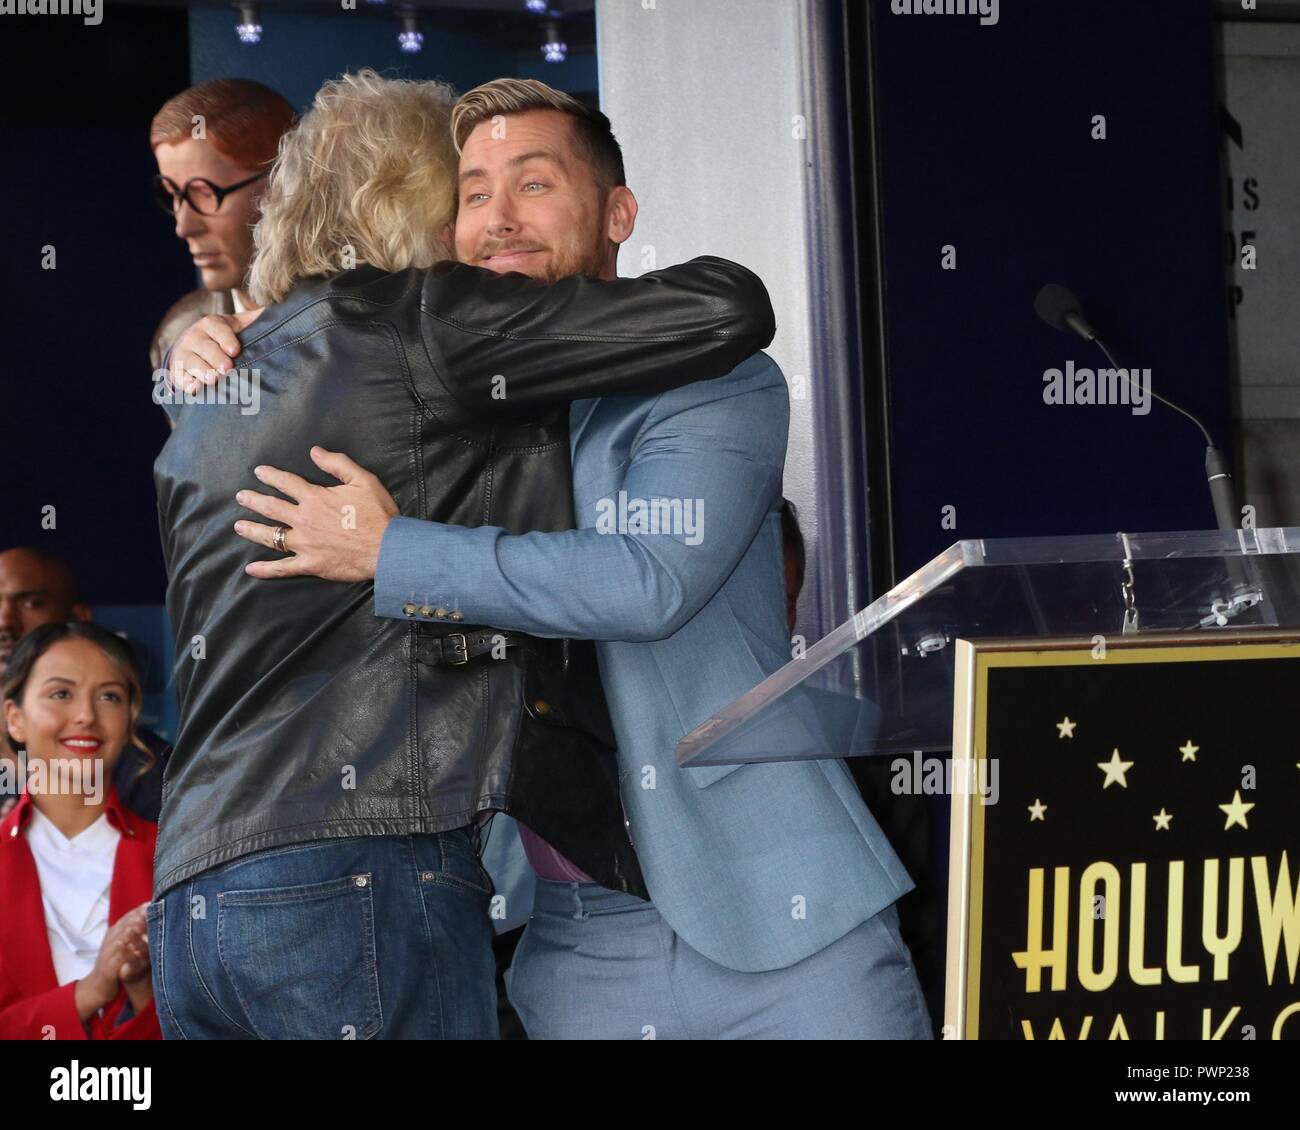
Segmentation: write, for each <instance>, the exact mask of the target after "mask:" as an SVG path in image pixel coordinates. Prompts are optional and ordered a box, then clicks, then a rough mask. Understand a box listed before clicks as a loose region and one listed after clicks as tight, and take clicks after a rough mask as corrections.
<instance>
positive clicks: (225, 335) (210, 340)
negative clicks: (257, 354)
mask: <svg viewBox="0 0 1300 1130" xmlns="http://www.w3.org/2000/svg"><path fill="white" fill-rule="evenodd" d="M262 310H263V307H261V306H258V307H255V308H253V309H251V310H245V311H244V312H243V313H242V314H207V315H205V316H204V317H202V318H200V319H199V320H198V321H197V322H195V323H194V325H192V326H190V328H189V329H187V330H186V331H185V332H184V333H183V334H181V336H180V337H178V338H177V339H176V343H175V344H174V345H173V346H172V348H171V355H170V357H169V359H168V363H167V384H168V386H169V387H171V388H173V389H180V390H181V391H183V392H190V393H193V392H196V391H197V390H198V388H199V385H200V384H209V385H210V384H215V383H216V382H217V379H218V378H219V377H220V376H221V375H222V374H223V373H228V372H230V370H231V368H232V366H231V364H230V361H231V358H233V357H238V356H239V349H240V345H239V338H238V337H236V336H235V335H236V334H237V333H239V331H240V330H243V329H247V328H248V327H249V326H251V325H252V324H253V323H254V322H255V321H256V320H257V318H258V316H259V315H260V314H261V313H262Z"/></svg>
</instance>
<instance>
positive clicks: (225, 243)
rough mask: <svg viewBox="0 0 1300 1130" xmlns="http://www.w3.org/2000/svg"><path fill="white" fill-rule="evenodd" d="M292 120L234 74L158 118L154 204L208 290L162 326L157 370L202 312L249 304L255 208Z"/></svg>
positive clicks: (195, 90)
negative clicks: (172, 224)
mask: <svg viewBox="0 0 1300 1130" xmlns="http://www.w3.org/2000/svg"><path fill="white" fill-rule="evenodd" d="M293 120H294V112H293V107H292V106H290V105H289V103H288V102H286V101H285V100H284V99H283V98H282V97H281V96H280V95H278V94H277V93H276V92H275V91H274V90H271V89H270V88H269V87H266V86H263V85H262V84H261V83H259V82H252V81H249V80H248V79H237V78H217V79H209V80H208V81H207V82H201V83H199V84H198V85H197V86H192V87H190V88H189V89H188V90H184V91H182V92H181V93H180V94H178V95H176V97H174V98H172V99H170V100H169V101H168V102H167V103H166V104H165V105H164V106H163V108H162V109H161V110H159V111H158V113H157V115H156V116H155V117H154V120H153V125H152V127H151V128H150V131H149V144H150V145H151V146H152V147H153V152H154V158H155V159H156V160H157V162H158V175H157V176H155V177H154V179H153V191H154V198H155V200H156V201H157V203H158V205H159V207H160V208H161V209H162V210H163V211H164V212H166V213H167V215H169V216H171V217H172V218H173V220H174V222H175V224H176V237H177V238H178V239H181V240H184V241H185V245H186V247H187V248H188V249H189V252H190V257H191V258H192V259H193V260H194V266H195V267H196V268H198V271H199V274H200V276H201V277H202V279H203V289H201V290H196V291H193V292H191V293H190V294H187V295H186V296H185V297H184V298H182V299H181V300H180V301H179V302H177V303H176V304H175V305H174V306H173V307H172V308H171V309H170V310H169V311H167V314H166V316H165V317H164V318H163V320H162V322H161V323H160V325H159V326H158V330H157V332H156V333H155V334H154V340H153V346H152V349H151V351H150V360H151V362H152V367H153V369H154V370H155V371H156V370H157V369H158V367H159V366H160V365H161V363H162V358H163V356H164V355H165V354H166V352H167V350H168V348H169V347H170V346H171V343H172V342H173V341H175V340H176V338H177V337H179V336H180V334H181V333H183V332H184V331H185V330H187V329H189V327H190V326H192V325H193V324H194V323H195V322H197V321H198V320H199V319H200V318H201V317H203V316H204V315H205V314H237V313H240V312H241V311H243V310H245V309H247V308H248V307H250V306H252V302H251V300H250V299H249V297H248V292H247V290H246V289H245V286H246V283H245V278H246V276H247V274H248V267H249V264H250V263H251V262H252V260H253V225H254V224H256V223H257V220H258V216H259V214H260V213H259V211H258V202H259V200H260V198H261V193H262V191H263V189H264V188H265V186H266V179H265V178H266V175H267V173H268V172H269V171H270V168H271V163H272V162H273V161H274V160H275V155H276V151H277V149H278V147H279V144H280V137H281V135H282V134H283V133H284V132H285V131H286V130H287V129H288V128H289V127H290V126H291V125H292V124H293Z"/></svg>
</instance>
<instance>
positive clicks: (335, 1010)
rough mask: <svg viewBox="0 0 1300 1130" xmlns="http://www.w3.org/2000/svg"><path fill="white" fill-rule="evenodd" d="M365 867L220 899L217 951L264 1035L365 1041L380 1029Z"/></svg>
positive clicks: (254, 1024)
mask: <svg viewBox="0 0 1300 1130" xmlns="http://www.w3.org/2000/svg"><path fill="white" fill-rule="evenodd" d="M372 886H373V880H372V878H371V876H370V875H369V874H361V875H346V876H343V877H341V878H337V879H330V880H327V881H325V882H323V883H308V884H306V885H303V886H296V887H274V888H265V889H262V890H248V891H222V892H221V893H220V894H219V895H218V896H217V903H218V907H219V909H218V911H217V952H218V954H219V956H220V959H221V965H222V968H223V969H225V971H226V975H227V976H228V977H229V978H230V982H231V985H232V986H233V987H234V990H235V992H236V993H237V994H238V996H239V1001H240V1004H241V1005H242V1006H243V1009H244V1012H245V1013H246V1014H247V1017H248V1022H249V1024H250V1026H251V1027H252V1029H253V1031H254V1032H256V1033H257V1035H258V1036H260V1037H261V1038H263V1039H268V1040H346V1039H357V1040H365V1039H369V1038H370V1037H372V1036H374V1035H375V1034H376V1033H377V1032H378V1031H379V1029H380V1028H381V1027H382V1026H383V1012H382V1008H381V1005H380V999H379V969H378V963H377V960H376V955H375V913H374V900H373V892H372Z"/></svg>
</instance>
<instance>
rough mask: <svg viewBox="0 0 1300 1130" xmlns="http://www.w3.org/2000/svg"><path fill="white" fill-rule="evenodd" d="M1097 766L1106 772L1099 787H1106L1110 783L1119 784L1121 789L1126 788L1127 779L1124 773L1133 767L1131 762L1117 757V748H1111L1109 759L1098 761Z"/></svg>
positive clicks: (1109, 785)
mask: <svg viewBox="0 0 1300 1130" xmlns="http://www.w3.org/2000/svg"><path fill="white" fill-rule="evenodd" d="M1097 768H1098V769H1100V770H1101V771H1102V772H1103V773H1105V774H1106V780H1105V781H1103V782H1102V785H1101V787H1102V788H1103V789H1108V788H1110V787H1111V785H1119V787H1120V788H1121V789H1127V788H1128V781H1127V780H1126V779H1125V777H1124V774H1125V773H1127V772H1128V771H1129V770H1130V769H1132V768H1133V762H1131V761H1121V760H1120V759H1119V750H1112V751H1111V755H1110V760H1109V761H1098V762H1097Z"/></svg>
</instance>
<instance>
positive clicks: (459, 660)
mask: <svg viewBox="0 0 1300 1130" xmlns="http://www.w3.org/2000/svg"><path fill="white" fill-rule="evenodd" d="M452 640H459V641H460V642H459V643H457V644H454V645H453V647H454V649H455V653H458V654H454V657H453V656H448V655H447V652H446V648H447V645H448V644H449V643H451V641H452ZM442 646H443V662H445V663H447V664H448V665H449V666H452V667H464V666H465V664H466V663H468V662H469V641H468V640H467V639H466V638H465V633H464V632H452V633H451V635H448V636H443V637H442Z"/></svg>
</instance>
